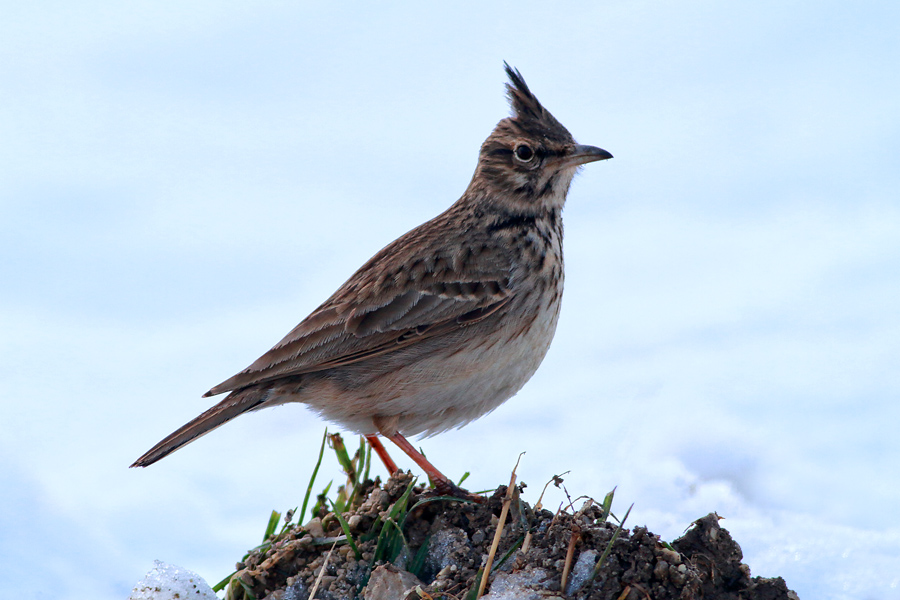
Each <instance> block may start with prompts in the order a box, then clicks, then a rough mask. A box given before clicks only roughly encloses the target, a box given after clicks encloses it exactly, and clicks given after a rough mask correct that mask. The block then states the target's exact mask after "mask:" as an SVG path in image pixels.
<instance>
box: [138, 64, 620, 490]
mask: <svg viewBox="0 0 900 600" xmlns="http://www.w3.org/2000/svg"><path fill="white" fill-rule="evenodd" d="M504 70H505V72H506V75H507V77H508V82H507V83H506V92H507V96H508V99H509V102H510V107H511V115H510V116H509V117H506V118H504V119H502V120H501V121H500V122H499V123H498V124H497V125H496V127H495V128H494V130H493V131H492V132H491V134H490V135H489V136H488V138H487V139H486V140H485V141H484V143H483V144H482V145H481V148H480V151H479V155H478V163H477V166H476V168H475V173H474V174H473V176H472V179H471V181H470V182H469V185H468V187H467V188H466V190H465V192H464V193H463V195H462V196H461V197H460V198H459V200H457V201H456V202H455V203H454V204H452V205H451V206H450V208H448V209H447V210H446V211H444V212H443V213H441V214H439V215H438V216H436V217H434V218H433V219H431V220H430V221H427V222H425V223H423V224H422V225H419V226H418V227H416V228H414V229H412V230H411V231H409V232H407V233H406V234H404V235H402V236H400V237H399V238H398V239H396V240H395V241H393V242H391V243H390V244H388V245H387V246H385V247H384V248H383V249H382V250H380V251H379V252H378V253H376V254H375V255H374V256H373V257H372V258H371V259H369V261H368V262H366V263H365V264H364V265H363V266H362V267H360V269H359V270H357V271H356V272H355V273H354V274H353V275H352V276H351V277H350V278H349V279H348V280H347V281H346V283H344V284H343V285H342V286H340V288H338V290H337V291H336V292H334V294H332V296H331V297H330V298H328V299H327V300H326V301H325V302H324V303H323V304H322V305H321V306H319V307H318V308H317V309H315V310H314V311H313V312H312V313H311V314H310V315H309V316H308V317H306V318H305V319H304V320H303V321H301V322H300V324H299V325H297V326H296V327H294V329H292V330H291V331H290V333H288V334H287V335H286V336H285V337H284V338H283V339H282V340H281V341H280V342H278V343H277V344H275V346H274V347H272V349H271V350H269V351H268V352H266V353H265V354H263V355H262V356H261V357H259V358H258V359H257V360H256V361H255V362H253V364H251V365H250V366H249V367H247V368H246V369H244V370H243V371H241V372H240V373H238V374H236V375H234V376H233V377H231V378H229V379H227V380H225V381H224V382H222V383H220V384H219V385H217V386H215V387H213V388H212V389H210V390H209V391H208V392H206V394H204V397H210V396H216V395H219V394H224V393H227V394H228V395H227V396H226V397H225V398H224V399H223V400H222V401H221V402H219V403H218V404H216V405H215V406H213V407H212V408H210V409H209V410H207V411H206V412H204V413H203V414H201V415H200V416H198V417H197V418H195V419H193V420H192V421H190V422H189V423H187V424H185V425H184V426H182V427H181V428H179V429H178V430H176V431H175V432H173V433H172V434H170V435H169V436H167V437H166V438H164V439H163V440H162V441H161V442H159V443H158V444H156V445H155V446H154V447H153V448H151V449H150V450H149V451H148V452H147V453H145V454H144V455H143V456H141V457H140V458H138V459H137V460H136V461H135V462H134V463H133V464H132V465H131V466H132V467H146V466H149V465H151V464H153V463H155V462H156V461H158V460H160V459H161V458H163V457H165V456H167V455H168V454H170V453H172V452H174V451H175V450H177V449H179V448H181V447H182V446H184V445H185V444H188V443H189V442H192V441H194V440H196V439H197V438H199V437H200V436H202V435H204V434H206V433H209V432H210V431H212V430H213V429H216V428H217V427H219V426H220V425H222V424H224V423H226V422H227V421H230V420H231V419H234V418H235V417H237V416H239V415H242V414H244V413H246V412H249V411H255V410H259V409H262V408H267V407H270V406H277V405H280V404H285V403H288V402H300V403H303V404H305V405H307V406H308V407H310V408H311V409H312V410H313V411H314V412H316V413H318V414H319V415H320V416H321V417H323V418H324V419H326V420H328V421H331V422H335V423H337V424H339V425H341V426H342V427H344V428H346V429H348V430H352V431H354V432H357V433H359V434H360V435H363V436H365V438H366V439H367V440H368V442H369V444H370V445H371V447H372V449H373V450H374V451H375V452H376V453H377V454H378V456H379V457H380V458H381V460H382V462H384V464H385V466H386V468H387V470H388V471H389V472H390V473H391V474H393V473H394V472H396V471H398V468H397V466H396V463H395V462H394V461H393V459H391V457H390V455H389V454H388V452H387V450H386V449H385V447H384V445H383V444H382V443H381V440H380V439H379V436H381V437H383V438H385V439H389V440H391V441H392V442H393V443H394V444H396V445H397V446H398V447H399V448H400V449H401V450H402V451H403V452H405V453H406V454H407V455H408V456H409V457H410V458H412V460H413V461H414V462H415V463H416V464H418V465H419V467H420V468H422V469H423V471H424V472H425V473H426V474H427V475H428V477H429V478H430V479H431V482H432V484H433V485H434V487H435V490H436V491H437V493H440V494H448V495H454V496H457V497H466V495H467V494H468V492H466V491H465V490H462V489H461V488H459V487H457V486H456V485H455V484H454V483H453V482H452V481H451V480H450V479H449V478H448V477H446V476H445V475H444V474H443V473H441V472H440V471H439V470H438V469H437V468H436V467H434V466H433V465H432V464H431V463H430V462H429V461H428V460H427V459H426V458H425V456H424V455H423V454H422V453H421V452H419V451H418V450H416V449H415V447H413V445H412V444H411V443H410V442H409V441H408V439H407V438H408V437H410V436H416V435H424V436H428V437H430V436H433V435H435V434H439V433H441V432H444V431H447V430H449V429H453V428H458V427H462V426H463V425H465V424H467V423H469V422H471V421H473V420H475V419H477V418H479V417H481V416H483V415H485V414H487V413H489V412H491V411H492V410H494V409H495V408H497V407H498V406H500V405H501V404H502V403H503V402H505V401H506V400H508V399H509V398H510V397H512V396H513V395H515V394H516V393H517V392H518V391H519V390H520V389H521V388H522V387H523V386H524V385H525V383H526V382H527V381H528V380H529V379H530V378H531V376H532V375H533V374H534V373H535V371H536V370H537V368H538V366H539V365H540V364H541V362H542V360H543V359H544V356H545V355H546V353H547V350H548V348H549V347H550V343H551V341H552V340H553V336H554V333H555V331H556V326H557V322H558V320H559V311H560V303H561V300H562V293H563V282H564V270H563V245H562V244H563V223H562V214H561V213H562V209H563V205H564V204H565V201H566V196H567V194H568V191H569V187H570V184H571V182H572V179H573V177H574V175H575V174H576V172H577V171H578V170H579V169H580V168H581V166H582V165H584V164H586V163H590V162H594V161H601V160H607V159H610V158H612V157H613V156H612V154H610V153H609V152H607V151H606V150H603V149H602V148H598V147H595V146H588V145H582V144H578V143H576V142H575V139H574V138H573V137H572V134H571V133H569V131H568V130H567V129H566V128H565V127H564V126H563V125H562V124H561V123H560V122H559V121H557V120H556V118H555V117H554V116H553V115H552V114H550V112H549V111H548V110H547V109H546V108H544V106H543V105H542V104H541V103H540V102H539V101H538V99H537V97H535V95H534V94H533V93H532V92H531V90H530V89H529V88H528V86H527V85H526V83H525V80H524V79H523V77H522V75H521V73H520V72H519V70H518V69H514V68H512V67H510V66H509V64H508V63H506V62H504Z"/></svg>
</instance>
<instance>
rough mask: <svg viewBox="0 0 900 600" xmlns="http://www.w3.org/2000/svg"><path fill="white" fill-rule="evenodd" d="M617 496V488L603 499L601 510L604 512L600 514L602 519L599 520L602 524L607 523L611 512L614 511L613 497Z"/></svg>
mask: <svg viewBox="0 0 900 600" xmlns="http://www.w3.org/2000/svg"><path fill="white" fill-rule="evenodd" d="M615 495H616V488H613V489H612V491H610V492H609V493H608V494H606V497H604V498H603V504H601V505H600V509H601V510H602V511H603V512H601V514H600V518H599V519H598V520H599V521H600V522H601V523H606V520H607V519H609V511H610V510H612V503H613V497H614V496H615Z"/></svg>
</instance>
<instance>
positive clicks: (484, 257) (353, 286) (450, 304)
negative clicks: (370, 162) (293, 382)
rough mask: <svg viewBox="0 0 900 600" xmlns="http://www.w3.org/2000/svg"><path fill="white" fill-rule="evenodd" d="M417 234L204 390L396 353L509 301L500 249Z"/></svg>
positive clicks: (397, 243)
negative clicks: (252, 359)
mask: <svg viewBox="0 0 900 600" xmlns="http://www.w3.org/2000/svg"><path fill="white" fill-rule="evenodd" d="M414 234H416V230H413V231H411V232H410V233H409V234H407V235H406V236H403V237H401V238H400V239H398V240H396V241H395V242H394V243H393V244H391V245H389V246H388V247H386V248H385V249H384V250H382V251H381V252H379V253H378V254H376V255H375V256H374V257H373V258H372V259H371V260H370V261H369V262H368V263H366V264H365V265H364V266H363V267H362V268H361V269H360V270H359V271H357V272H356V274H354V275H353V277H351V278H350V279H349V280H348V281H347V282H346V283H345V284H344V285H343V286H341V288H340V289H338V290H337V292H335V294H334V295H333V296H332V297H331V298H329V299H328V301H326V302H325V303H324V304H323V305H322V306H320V307H319V308H318V309H316V310H315V311H314V312H313V313H312V314H311V315H309V316H308V317H307V318H306V319H304V320H303V321H302V322H301V323H300V324H299V325H297V326H296V327H295V328H294V329H293V330H292V331H291V332H290V333H289V334H288V335H287V336H285V338H284V339H283V340H281V341H280V342H278V344H276V345H275V346H274V347H273V348H272V349H271V350H269V351H268V352H266V353H265V354H263V355H262V356H261V357H260V358H259V359H258V360H256V362H254V363H253V364H252V365H250V366H249V367H248V368H247V369H245V370H243V371H241V372H240V373H238V374H237V375H235V376H234V377H232V378H230V379H228V380H227V381H224V382H223V383H221V384H219V385H217V386H216V387H214V388H212V389H211V390H210V391H209V392H207V393H206V394H205V395H206V396H213V395H216V394H221V393H223V392H228V391H232V390H236V389H241V388H244V387H247V386H251V385H255V384H258V383H263V382H265V381H271V380H273V379H277V378H281V377H286V376H291V375H300V374H302V373H310V372H314V371H321V370H324V369H330V368H333V367H339V366H343V365H348V364H351V363H355V362H358V361H361V360H365V359H367V358H371V357H374V356H378V355H381V354H385V353H388V352H393V351H396V350H398V349H400V348H404V347H406V346H409V345H412V344H415V343H417V342H420V341H421V340H423V339H425V338H430V337H434V336H437V335H443V334H446V333H450V332H453V331H456V330H458V329H460V328H462V327H466V326H467V325H471V324H472V323H475V322H478V321H480V320H481V319H484V318H485V317H487V316H488V315H491V314H493V313H494V312H496V311H498V310H500V309H502V307H503V306H505V305H506V303H507V302H508V301H509V297H510V274H511V267H510V261H509V260H508V258H507V253H506V252H505V251H504V249H498V248H491V247H490V243H489V242H486V243H484V244H476V245H474V246H472V245H471V244H467V245H465V246H460V247H456V248H453V247H450V248H448V247H447V246H448V245H447V244H446V240H444V243H435V244H429V243H428V242H429V239H428V238H427V237H426V238H425V239H422V236H419V237H418V238H416V237H415V235H414ZM470 241H471V240H470ZM423 246H424V247H423ZM473 254H478V255H479V260H472V259H473V258H474V257H473ZM465 265H471V266H470V267H468V268H467V267H466V266H465Z"/></svg>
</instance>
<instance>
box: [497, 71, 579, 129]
mask: <svg viewBox="0 0 900 600" xmlns="http://www.w3.org/2000/svg"><path fill="white" fill-rule="evenodd" d="M503 67H504V68H505V70H506V74H507V76H509V83H507V84H506V95H507V96H508V97H509V104H510V106H511V107H512V111H513V121H514V122H515V123H516V125H518V126H519V127H521V128H522V129H523V130H525V131H526V132H528V133H530V134H532V135H535V136H540V137H546V138H550V139H556V140H560V141H570V140H571V139H572V134H570V133H569V131H568V130H567V129H566V128H565V127H563V125H562V123H560V122H559V121H557V120H556V118H555V117H554V116H553V115H551V114H550V111H548V110H547V109H546V108H544V107H543V105H541V103H540V102H539V101H538V99H537V98H536V97H535V95H534V94H532V93H531V90H529V89H528V85H527V84H526V83H525V80H524V79H523V78H522V74H521V73H519V70H518V69H514V68H512V67H511V66H509V64H508V63H507V62H506V61H504V62H503Z"/></svg>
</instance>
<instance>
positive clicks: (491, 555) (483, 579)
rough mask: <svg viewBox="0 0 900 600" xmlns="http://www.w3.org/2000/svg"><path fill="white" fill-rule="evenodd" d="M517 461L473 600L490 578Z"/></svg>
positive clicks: (514, 480)
mask: <svg viewBox="0 0 900 600" xmlns="http://www.w3.org/2000/svg"><path fill="white" fill-rule="evenodd" d="M523 454H524V453H523ZM519 460H522V455H521V454H520V455H519V459H518V460H517V461H516V466H515V467H513V470H512V475H510V477H509V487H508V488H506V497H505V498H503V507H502V508H501V509H500V520H499V521H497V531H495V532H494V541H493V542H491V551H490V552H489V553H488V557H487V563H486V564H485V565H484V574H483V575H482V576H481V583H480V584H479V585H478V593H477V594H475V600H478V599H479V598H481V595H482V594H484V587H485V586H486V585H487V580H488V578H489V577H490V576H491V566H492V565H493V564H494V555H495V554H497V547H498V546H499V545H500V537H501V536H502V535H503V526H504V525H506V517H507V515H508V514H509V505H510V504H512V499H513V492H514V491H515V489H516V469H518V468H519Z"/></svg>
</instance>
